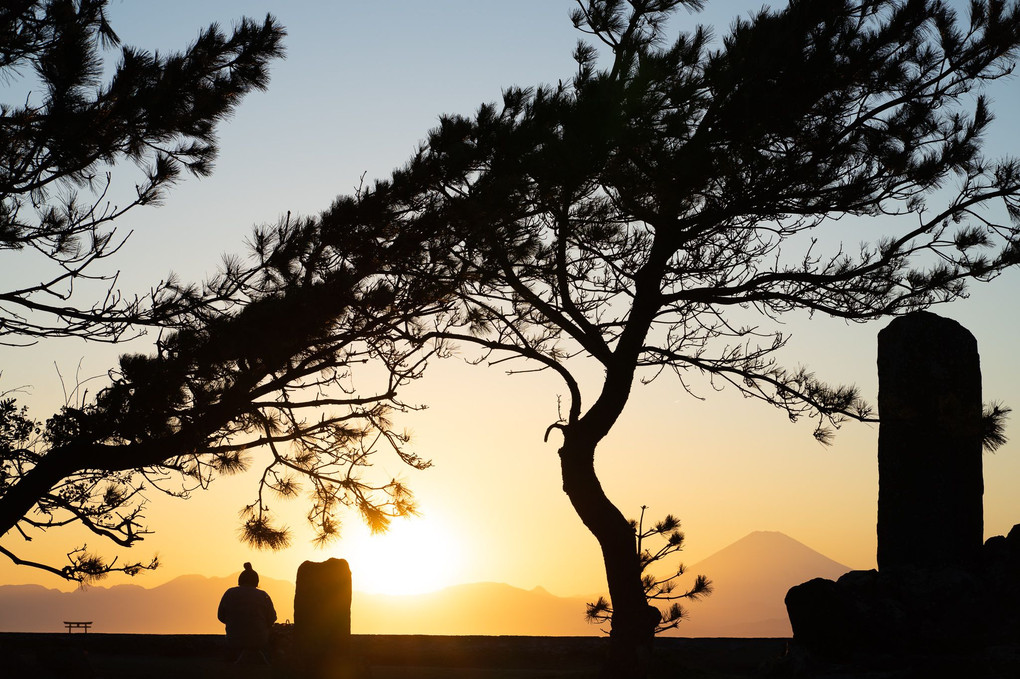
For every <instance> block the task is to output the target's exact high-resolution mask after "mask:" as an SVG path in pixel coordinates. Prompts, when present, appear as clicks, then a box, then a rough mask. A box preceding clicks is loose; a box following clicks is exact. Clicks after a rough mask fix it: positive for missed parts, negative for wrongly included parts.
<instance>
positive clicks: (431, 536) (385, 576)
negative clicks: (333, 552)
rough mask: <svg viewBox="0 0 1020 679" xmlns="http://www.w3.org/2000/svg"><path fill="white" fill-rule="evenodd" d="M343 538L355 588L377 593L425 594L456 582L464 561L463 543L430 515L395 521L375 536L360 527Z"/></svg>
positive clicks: (360, 590)
mask: <svg viewBox="0 0 1020 679" xmlns="http://www.w3.org/2000/svg"><path fill="white" fill-rule="evenodd" d="M359 529H361V530H359V531H358V532H357V534H354V531H353V530H352V531H351V534H350V535H349V537H348V538H346V539H342V540H341V550H342V552H343V553H342V554H337V556H339V557H343V558H345V559H347V561H348V563H349V564H350V566H351V579H352V584H353V587H354V590H355V591H358V592H367V593H372V594H423V593H425V592H433V591H435V590H438V589H442V588H443V587H447V586H449V585H452V584H455V583H456V582H457V580H456V578H457V575H458V569H457V564H459V563H460V561H461V558H460V557H461V555H460V545H459V541H458V540H457V539H456V537H455V536H453V535H452V534H451V533H450V532H449V531H446V530H444V529H443V527H442V526H439V525H437V524H436V523H434V522H430V521H428V520H427V519H408V520H401V519H398V520H395V521H394V522H393V524H392V525H391V526H390V529H389V530H388V531H387V532H386V533H383V534H380V535H371V534H369V532H368V530H367V529H363V528H362V527H360V526H359Z"/></svg>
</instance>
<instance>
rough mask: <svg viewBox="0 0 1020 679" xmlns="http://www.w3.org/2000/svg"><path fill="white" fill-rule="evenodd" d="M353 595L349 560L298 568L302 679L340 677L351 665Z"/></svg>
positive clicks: (297, 626)
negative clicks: (342, 670)
mask: <svg viewBox="0 0 1020 679" xmlns="http://www.w3.org/2000/svg"><path fill="white" fill-rule="evenodd" d="M351 596H352V591H351V568H350V566H349V565H348V564H347V560H346V559H328V560H327V561H322V562H316V561H305V562H304V563H302V564H301V565H300V566H299V567H298V571H297V580H296V582H295V589H294V651H295V652H296V654H297V655H296V660H297V662H296V665H297V667H296V669H298V670H300V672H299V676H301V677H309V678H310V679H319V678H320V677H327V676H329V677H334V676H339V675H337V672H339V671H341V669H343V668H344V666H346V665H349V663H350V661H351V653H350V651H351ZM348 669H349V668H348ZM343 676H348V675H343Z"/></svg>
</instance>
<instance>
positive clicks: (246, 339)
mask: <svg viewBox="0 0 1020 679" xmlns="http://www.w3.org/2000/svg"><path fill="white" fill-rule="evenodd" d="M358 209H359V199H356V198H355V199H349V200H343V201H338V202H337V204H336V205H334V207H333V208H331V210H329V211H327V212H326V213H324V214H323V215H321V216H320V217H318V218H314V219H304V220H294V221H291V220H290V219H289V217H288V218H287V219H285V220H282V221H281V222H280V223H279V224H277V225H275V226H271V227H267V228H264V229H261V230H259V231H258V232H257V233H256V234H255V237H254V239H253V244H254V255H253V259H251V260H250V261H248V262H247V264H246V265H245V266H243V267H242V266H241V264H240V263H239V262H238V261H233V262H232V263H229V265H228V267H227V270H226V271H225V272H224V273H223V274H222V275H221V276H220V277H219V278H217V279H216V280H214V281H212V282H211V283H210V284H209V287H210V289H212V290H218V289H229V290H231V293H230V295H229V302H224V303H221V304H219V305H202V306H197V307H195V308H193V309H191V310H189V311H188V312H187V314H186V316H185V317H186V320H187V323H186V326H187V327H186V329H181V330H178V331H175V332H172V333H165V334H164V336H163V337H162V338H161V339H160V340H159V342H158V343H157V352H156V354H155V355H153V356H142V355H125V356H122V358H121V361H120V366H119V369H118V370H116V371H113V372H111V378H112V382H111V384H109V386H107V387H105V388H103V389H102V390H100V391H99V392H98V393H97V394H96V396H95V397H94V399H93V400H92V401H91V402H89V403H86V404H82V405H80V406H78V407H71V406H68V407H65V408H63V409H62V410H61V412H59V413H57V414H56V415H54V416H53V417H51V418H50V419H49V420H48V421H47V422H46V424H45V426H44V427H42V428H38V427H36V429H34V431H36V432H38V435H37V436H35V437H34V438H33V437H30V438H29V439H28V440H27V441H22V440H21V439H18V445H19V451H20V456H17V457H15V458H14V462H12V463H11V464H8V465H7V466H5V471H6V474H5V476H4V477H3V479H2V483H0V526H2V528H3V530H4V533H5V534H8V535H10V531H12V530H16V531H17V532H18V533H20V534H21V535H22V536H25V537H29V533H30V532H31V531H38V530H49V529H53V528H59V527H61V526H64V525H69V524H72V523H73V524H78V525H83V526H85V527H86V528H88V529H89V530H91V531H92V532H94V533H96V534H97V535H100V536H102V537H104V538H106V539H108V540H111V541H112V542H114V543H115V544H117V545H121V546H124V547H129V546H131V545H133V544H135V543H137V542H138V541H140V540H142V539H143V537H144V536H145V535H146V534H148V532H149V531H148V530H147V529H146V527H145V525H144V511H143V510H144V507H145V502H146V492H147V491H152V490H158V491H162V492H165V493H168V494H171V495H177V496H181V497H187V496H188V495H189V494H190V493H191V492H192V491H194V490H197V489H202V488H207V487H208V486H209V484H210V483H211V482H212V480H213V479H214V478H215V477H216V476H217V475H218V474H230V473H235V472H238V471H243V470H245V469H248V468H249V467H250V466H251V465H252V464H253V463H254V459H255V453H256V452H258V451H260V450H261V451H266V452H268V456H267V459H266V460H264V461H263V462H261V463H260V466H261V467H262V473H261V476H260V480H259V482H258V488H257V492H256V496H255V498H254V500H253V502H252V503H251V504H250V505H249V506H247V507H245V508H244V509H243V510H242V533H241V535H242V539H243V540H245V541H246V542H248V543H250V544H252V545H254V546H257V547H266V548H280V547H283V546H286V545H287V544H288V543H289V540H290V534H289V531H288V530H287V529H286V528H284V527H281V526H279V525H277V524H276V522H275V521H274V520H273V517H272V514H271V512H270V500H271V498H273V497H284V498H286V497H293V496H296V495H298V494H299V492H300V491H301V490H302V489H305V490H307V491H308V496H309V497H310V503H311V507H310V510H309V513H308V520H309V522H310V523H311V524H312V525H313V527H314V528H315V530H316V532H317V535H318V538H319V540H321V541H328V540H331V539H335V538H336V537H337V536H338V534H339V528H340V521H339V518H338V513H339V511H340V510H341V509H343V508H347V507H349V508H354V509H355V510H356V511H357V512H359V513H360V515H361V516H362V518H363V519H364V520H365V522H366V523H367V524H368V525H369V527H370V528H371V529H372V530H373V531H381V530H385V528H386V526H387V525H388V523H389V521H390V519H391V518H392V517H394V516H403V515H407V514H412V513H414V512H415V511H416V510H415V505H414V501H413V497H412V495H411V493H410V491H409V490H408V489H407V487H406V486H405V485H404V484H403V483H402V482H401V481H399V480H397V479H391V480H388V481H383V482H379V483H375V482H370V481H367V480H365V479H363V478H362V477H361V471H362V469H363V468H364V467H366V466H368V465H369V464H370V462H371V460H372V456H373V455H374V454H375V453H376V452H377V451H378V449H379V448H380V447H386V448H388V449H390V450H392V451H393V452H394V453H395V454H396V456H397V457H398V459H400V460H402V461H403V462H404V463H406V464H408V465H409V466H411V467H413V468H417V469H424V468H426V467H428V466H429V462H428V461H427V460H424V459H421V458H419V457H417V456H415V455H414V454H412V453H410V452H408V451H407V450H405V444H406V443H407V441H408V438H409V437H408V435H407V434H406V433H403V432H400V431H397V430H395V429H394V428H393V426H392V423H391V416H392V413H394V412H399V411H405V410H409V409H414V408H415V406H413V405H409V404H406V403H404V402H402V401H401V400H399V398H398V397H397V391H398V388H399V387H400V386H401V385H403V384H405V383H407V382H408V381H410V380H414V379H416V378H417V377H418V376H419V375H420V373H421V371H422V369H423V368H424V366H425V364H426V362H427V360H428V358H429V356H430V355H432V354H433V353H434V351H435V350H434V349H432V350H429V349H422V348H421V347H419V345H418V343H416V342H415V343H409V342H407V341H405V340H403V339H401V337H403V336H408V335H413V334H414V333H416V332H419V331H418V330H416V329H415V327H416V324H417V323H418V321H417V320H416V319H417V315H419V314H420V315H423V316H425V317H427V316H429V315H431V314H435V313H438V312H439V311H440V310H441V307H440V306H438V305H437V304H434V303H433V302H432V300H435V299H437V291H438V290H439V288H438V287H437V286H436V285H435V284H434V283H428V284H427V286H426V287H424V288H423V287H420V286H419V285H418V283H419V282H420V281H418V280H417V279H408V280H404V281H402V280H400V278H399V277H398V276H392V275H388V273H389V270H392V269H394V268H396V269H399V268H400V267H402V266H405V265H407V264H409V263H411V262H413V261H414V259H415V258H416V257H417V256H418V254H417V253H418V252H419V241H418V240H417V239H415V238H410V239H408V238H405V237H404V236H403V235H402V234H401V233H400V232H399V229H397V228H395V225H393V224H392V223H391V222H390V221H389V220H388V219H387V220H383V221H382V222H381V223H379V224H373V225H365V226H364V228H362V229H361V230H360V233H359V234H358V235H357V237H354V236H352V234H351V233H350V232H349V231H348V230H346V229H345V228H338V227H340V226H346V220H345V219H344V217H346V216H347V215H349V214H350V213H351V211H357V210H358ZM310 232H315V233H316V234H319V237H321V239H320V240H319V241H318V244H317V246H316V247H315V248H312V249H299V248H295V247H294V246H295V244H297V243H301V242H307V240H308V237H309V235H308V234H309V233H310ZM325 234H328V235H325ZM324 235H325V236H324ZM361 238H364V239H365V240H364V241H362V240H361ZM394 262H395V263H397V264H396V266H394V264H393V263H394ZM438 297H439V298H441V297H442V295H438ZM432 327H434V326H432ZM355 385H357V386H355ZM12 407H13V405H12ZM25 417H27V416H26V415H24V414H23V413H21V414H18V413H14V414H13V415H9V416H8V419H10V421H11V422H12V428H13V429H14V430H16V431H18V432H21V431H23V430H24V426H25V425H23V424H22V422H21V420H20V419H18V418H25ZM33 426H35V425H34V424H33ZM0 553H4V554H6V555H7V556H8V557H10V558H11V559H13V560H14V561H15V562H18V563H25V561H23V560H21V559H19V558H18V557H17V556H16V555H15V554H14V553H13V552H12V551H11V550H10V549H8V548H7V546H0ZM79 556H84V555H79ZM87 556H88V557H89V558H90V559H92V560H93V561H90V562H89V563H88V564H86V563H85V562H84V561H82V559H81V558H78V559H77V560H72V563H71V565H70V566H69V567H64V568H60V569H57V568H54V567H52V566H48V565H45V564H31V565H35V566H39V567H42V568H45V569H47V570H50V571H51V572H55V573H59V574H60V575H62V576H63V577H67V578H71V579H93V578H95V577H96V576H97V575H101V574H102V573H103V572H105V571H104V570H103V568H102V567H100V566H97V565H96V564H97V563H99V564H105V566H108V567H111V568H112V567H113V564H112V563H107V562H105V561H103V560H101V559H99V558H98V557H94V556H93V555H91V554H87ZM85 566H87V567H85ZM107 570H109V568H107Z"/></svg>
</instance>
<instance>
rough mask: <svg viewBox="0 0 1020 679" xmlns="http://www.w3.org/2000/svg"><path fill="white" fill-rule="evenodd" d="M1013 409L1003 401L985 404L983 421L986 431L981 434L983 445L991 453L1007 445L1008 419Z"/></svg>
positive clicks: (982, 413) (982, 415)
mask: <svg viewBox="0 0 1020 679" xmlns="http://www.w3.org/2000/svg"><path fill="white" fill-rule="evenodd" d="M1011 412H1013V409H1012V408H1010V407H1008V406H1005V405H1003V404H1001V403H994V402H993V403H988V404H985V407H984V409H983V410H982V412H981V423H982V425H983V426H984V431H983V432H982V435H981V445H982V447H983V448H984V449H985V450H986V451H987V452H989V453H994V452H995V451H996V450H998V449H999V448H1001V447H1002V446H1003V445H1005V443H1006V441H1007V440H1008V439H1007V438H1006V420H1007V419H1008V418H1009V414H1010V413H1011Z"/></svg>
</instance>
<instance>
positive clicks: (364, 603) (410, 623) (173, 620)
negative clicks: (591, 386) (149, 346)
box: [0, 532, 850, 637]
mask: <svg viewBox="0 0 1020 679" xmlns="http://www.w3.org/2000/svg"><path fill="white" fill-rule="evenodd" d="M848 570H850V569H849V568H847V567H846V566H842V565H841V564H838V563H836V562H835V561H832V560H831V559H828V558H826V557H824V556H822V555H821V554H819V553H818V552H815V551H814V550H812V549H810V548H809V547H807V546H805V545H803V544H801V543H800V542H797V541H796V540H794V539H792V538H790V537H787V536H786V535H783V534H782V533H772V532H758V533H751V534H750V535H748V536H746V537H744V538H742V539H741V540H739V541H737V542H735V543H734V544H732V545H730V546H729V547H726V548H725V549H722V550H721V551H719V552H716V553H715V554H714V555H712V556H710V557H708V558H707V559H705V560H703V561H701V562H699V563H697V564H694V565H693V566H691V567H690V569H689V572H690V573H692V574H695V573H704V574H705V575H707V576H708V577H709V578H711V579H712V581H713V582H714V583H715V584H716V591H715V593H714V594H713V595H712V596H710V597H708V598H707V599H706V600H704V601H702V602H696V603H694V604H691V605H690V606H688V609H689V611H690V613H691V617H690V619H689V620H687V621H685V622H684V623H683V624H681V626H680V628H679V631H677V632H676V635H678V636H729V637H776V636H789V635H790V626H789V622H788V620H787V618H786V609H785V606H784V604H783V598H784V597H785V596H786V591H787V590H788V589H789V588H790V587H791V586H793V585H795V584H799V583H801V582H804V581H806V580H809V579H811V578H814V577H826V578H835V577H838V576H839V575H841V574H843V573H845V572H846V571H848ZM236 582H237V576H236V574H235V575H233V576H228V577H215V578H209V577H204V576H200V575H187V576H182V577H179V578H176V579H174V580H171V581H170V582H167V583H165V584H163V585H160V586H158V587H153V588H150V589H147V588H144V587H139V586H137V585H116V586H114V587H91V588H89V589H87V590H79V591H75V592H60V591H58V590H53V589H46V588H45V587H42V586H39V585H3V586H0V632H60V631H63V625H62V624H61V623H62V621H63V620H91V621H93V623H94V627H93V630H94V631H95V632H106V633H136V634H222V632H223V626H222V625H221V624H220V623H219V622H218V621H217V620H216V606H217V604H218V603H219V599H220V596H221V595H222V594H223V592H224V591H225V590H226V589H227V588H228V587H231V586H233V585H234V584H235V583H236ZM260 586H261V587H262V588H263V589H265V590H266V591H267V592H269V594H270V595H271V596H272V597H273V601H274V603H275V604H276V610H277V613H278V615H279V619H280V620H281V621H283V620H286V619H290V618H292V617H293V601H294V585H293V583H290V582H285V581H282V580H274V579H272V578H266V577H263V578H262V580H261V583H260ZM356 588H357V575H356V574H355V589H356ZM594 598H595V595H593V596H591V597H588V598H582V597H558V596H554V595H552V594H550V593H549V592H547V591H545V590H544V589H542V588H541V587H536V588H535V589H532V590H524V589H520V588H517V587H512V586H510V585H506V584H501V583H474V584H466V585H457V586H454V587H448V588H446V589H443V590H440V591H438V592H432V593H429V594H418V595H407V596H391V595H381V594H366V593H362V592H358V591H355V592H354V603H353V606H352V608H353V610H352V630H353V632H354V633H355V634H436V635H463V634H481V635H535V636H583V635H600V634H601V632H600V630H599V629H598V628H597V627H595V626H593V625H589V624H587V623H586V622H585V620H584V604H585V601H586V600H594Z"/></svg>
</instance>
